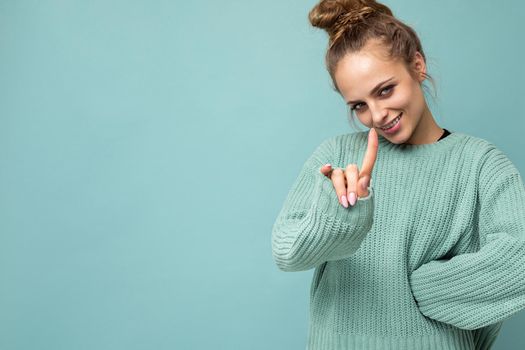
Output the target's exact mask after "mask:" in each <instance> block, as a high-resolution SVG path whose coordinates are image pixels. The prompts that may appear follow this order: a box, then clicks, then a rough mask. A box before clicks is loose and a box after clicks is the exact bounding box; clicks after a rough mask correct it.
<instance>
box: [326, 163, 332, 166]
mask: <svg viewBox="0 0 525 350" xmlns="http://www.w3.org/2000/svg"><path fill="white" fill-rule="evenodd" d="M324 166H332V164H330V163H326V164H325V165H324Z"/></svg>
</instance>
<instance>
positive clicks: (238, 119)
mask: <svg viewBox="0 0 525 350" xmlns="http://www.w3.org/2000/svg"><path fill="white" fill-rule="evenodd" d="M314 4H315V1H282V0H273V1H264V2H261V1H251V0H242V1H240V0H239V1H233V0H229V1H228V0H227V1H220V2H219V1H179V0H176V1H167V0H166V1H157V0H156V1H146V0H142V1H108V0H104V1H102V0H90V1H67V0H62V1H59V0H55V1H51V0H46V1H37V0H34V1H27V0H24V1H22V0H16V1H15V0H0V310H1V311H0V348H1V349H9V350H11V349H13V350H14V349H24V350H34V349H50V350H51V349H52V350H61V349H63V350H72V349H86V350H87V349H90V350H91V349H97V350H105V349H108V350H110V349H111V350H113V349H125V350H134V349H156V350H161V349H250V350H256V349H273V350H278V349H282V350H289V349H303V348H304V346H305V343H306V331H307V316H308V293H309V285H310V279H311V276H312V272H313V271H312V270H310V271H306V272H297V273H285V272H281V271H280V270H278V269H277V267H276V265H275V264H274V262H273V260H272V256H271V246H270V234H271V227H272V224H273V222H274V219H275V218H276V215H277V213H278V211H279V209H280V207H281V205H282V202H283V200H284V197H285V195H286V193H287V192H288V190H289V188H290V186H291V184H292V181H293V180H294V179H295V177H296V176H297V174H298V171H299V170H300V168H301V166H302V164H303V162H304V161H305V159H306V158H307V157H308V156H309V155H310V153H311V152H312V151H313V149H314V148H315V147H316V146H317V145H318V144H319V143H320V142H321V141H322V140H323V139H325V138H327V137H329V136H332V135H335V134H340V133H344V132H352V131H353V130H352V129H351V128H350V125H349V122H348V119H347V116H346V109H345V108H344V103H343V100H342V99H341V97H340V96H338V95H336V94H335V93H334V92H333V91H332V90H331V89H330V81H329V77H328V73H327V72H326V70H325V68H324V65H323V59H324V53H325V48H326V44H327V42H326V35H325V33H324V32H322V31H320V30H317V29H314V28H312V27H310V26H309V23H308V21H307V14H308V11H309V10H310V9H311V8H312V6H313V5H314ZM385 4H387V5H388V6H390V7H391V8H392V10H393V11H394V14H396V15H397V16H398V17H399V18H401V19H403V20H405V21H406V22H407V23H408V24H409V25H412V26H413V27H414V28H415V29H416V31H417V32H418V33H419V34H420V37H421V40H422V42H423V45H424V49H425V51H426V54H427V56H428V60H429V61H428V65H429V72H430V74H432V75H433V76H434V77H435V78H436V80H437V83H438V91H437V93H438V101H437V103H436V105H434V106H433V107H432V109H433V113H434V115H436V116H437V122H438V124H439V125H440V126H442V127H446V128H449V129H452V130H456V131H461V132H464V133H468V134H472V135H475V136H478V137H483V138H485V139H487V140H489V141H491V142H494V143H495V144H496V145H497V146H499V148H500V149H502V150H503V151H504V152H505V153H506V154H507V155H508V156H509V158H510V159H511V160H512V161H513V162H514V163H515V164H516V166H517V167H518V168H519V169H520V171H521V172H522V173H523V174H525V156H524V155H523V149H524V145H525V142H524V137H523V133H524V130H525V122H524V118H525V102H524V101H525V96H524V95H525V88H524V85H523V84H524V83H523V82H524V81H525V74H524V69H523V57H524V55H525V49H524V46H523V45H522V41H521V40H522V38H523V34H524V29H523V27H522V25H521V24H520V23H521V20H522V14H523V13H524V11H525V5H524V3H523V2H522V1H518V0H513V1H506V2H497V3H496V2H494V1H489V0H482V1H469V2H465V1H463V2H458V1H456V0H442V1H439V2H438V1H416V0H400V1H388V2H385ZM524 325H525V314H524V313H519V314H518V315H515V316H514V317H512V318H511V319H509V320H508V321H507V322H506V323H505V325H504V327H503V329H502V333H501V335H500V338H499V339H498V341H497V343H496V347H495V348H496V349H518V348H523V347H524V346H525V337H524V336H523V331H522V330H523V326H524Z"/></svg>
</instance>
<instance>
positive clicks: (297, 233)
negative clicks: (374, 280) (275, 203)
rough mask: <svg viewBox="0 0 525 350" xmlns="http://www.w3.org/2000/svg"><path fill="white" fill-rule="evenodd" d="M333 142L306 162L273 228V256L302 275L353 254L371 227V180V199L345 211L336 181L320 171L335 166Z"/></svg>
mask: <svg viewBox="0 0 525 350" xmlns="http://www.w3.org/2000/svg"><path fill="white" fill-rule="evenodd" d="M334 142H335V141H334V138H333V137H332V138H329V139H327V140H325V141H323V142H322V143H321V145H319V146H318V147H317V149H316V150H315V151H314V153H313V154H312V155H311V156H310V157H309V158H308V159H307V160H306V162H305V163H304V165H303V167H302V169H301V171H300V173H299V175H298V177H297V178H296V180H295V182H294V183H293V185H292V187H291V190H290V192H289V193H288V195H287V197H286V198H285V201H284V204H283V206H282V208H281V210H280V212H279V214H278V216H277V219H276V220H275V223H274V225H273V228H272V242H271V243H272V254H273V257H274V260H275V262H276V264H277V266H278V267H279V269H281V270H283V271H304V270H308V269H311V268H313V267H316V266H318V265H320V264H321V263H323V262H325V261H329V260H338V259H343V258H346V257H349V256H351V255H352V254H353V253H354V252H355V251H356V250H357V249H358V248H359V246H360V244H361V242H362V241H363V240H364V238H365V237H366V234H367V233H368V232H369V231H370V228H371V226H372V223H373V210H374V195H373V188H372V181H370V185H369V187H368V192H369V194H368V196H366V197H362V198H358V200H357V202H356V204H355V205H354V206H348V208H345V207H343V206H342V205H341V204H340V203H339V200H338V198H337V194H336V192H335V188H334V187H333V184H332V181H331V180H330V179H329V178H327V177H326V176H325V175H323V174H322V173H321V172H320V169H321V166H323V165H324V164H326V163H331V164H332V166H334V167H335V164H334V163H335V162H334V149H335V146H334Z"/></svg>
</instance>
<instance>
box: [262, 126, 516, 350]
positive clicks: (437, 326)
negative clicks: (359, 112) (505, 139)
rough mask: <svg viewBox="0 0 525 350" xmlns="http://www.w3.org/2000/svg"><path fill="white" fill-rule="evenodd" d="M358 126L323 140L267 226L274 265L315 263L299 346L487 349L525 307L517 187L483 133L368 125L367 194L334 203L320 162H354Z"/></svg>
mask: <svg viewBox="0 0 525 350" xmlns="http://www.w3.org/2000/svg"><path fill="white" fill-rule="evenodd" d="M367 137H368V131H364V132H356V133H350V134H342V135H337V136H334V137H330V138H328V139H326V140H324V141H323V142H322V143H321V145H319V146H318V147H317V149H316V150H315V151H314V152H313V154H312V155H311V156H310V157H309V158H308V159H307V160H306V163H305V164H304V166H303V167H302V169H301V171H300V173H299V175H298V177H297V179H296V180H295V182H294V183H293V185H292V188H291V190H290V192H289V193H288V195H287V197H286V198H285V201H284V205H283V207H282V209H281V211H280V213H279V214H278V217H277V219H276V221H275V223H274V225H273V229H272V235H271V243H272V253H273V258H274V260H275V262H276V264H277V266H278V267H279V269H281V270H283V271H304V270H308V269H312V268H315V270H314V275H313V280H312V283H311V289H310V317H309V332H308V337H307V339H308V347H307V349H310V350H314V349H319V350H332V349H391V350H396V349H399V350H410V349H417V350H427V349H428V350H431V349H432V350H433V349H436V350H448V349H450V350H452V349H455V350H466V349H490V347H491V346H492V344H493V343H494V340H495V339H496V337H497V335H498V333H499V331H500V328H501V325H502V323H503V320H505V319H507V318H509V317H510V316H512V315H514V314H516V313H517V312H518V311H520V310H522V309H523V308H525V188H524V185H523V181H522V177H521V175H520V173H519V171H518V169H517V168H516V167H515V166H514V165H513V163H512V162H511V161H510V160H509V159H508V158H507V157H506V155H505V154H504V153H503V152H502V151H500V150H499V149H498V148H497V147H496V146H495V145H494V144H492V143H490V142H488V141H485V140H483V139H481V138H477V137H474V136H469V135H466V134H462V133H458V132H454V131H452V134H450V135H449V136H447V137H445V138H443V139H441V140H439V141H438V142H435V143H432V144H423V145H397V144H393V143H391V142H390V141H388V140H387V139H385V138H384V137H383V136H381V135H378V138H379V148H378V154H377V159H376V162H375V166H374V170H373V172H372V182H371V183H370V187H369V194H368V196H367V197H364V198H359V199H358V201H357V202H356V204H355V206H349V207H348V208H344V207H343V206H342V205H341V204H339V202H338V199H337V195H336V193H335V189H334V188H333V185H332V182H331V180H330V179H328V178H327V177H325V176H324V175H323V174H321V173H320V171H319V170H320V168H321V166H322V165H324V164H326V163H331V164H332V166H333V167H340V168H344V167H346V165H348V164H349V163H356V164H357V165H358V166H359V167H360V166H361V164H362V159H363V156H364V154H365V150H366V147H367Z"/></svg>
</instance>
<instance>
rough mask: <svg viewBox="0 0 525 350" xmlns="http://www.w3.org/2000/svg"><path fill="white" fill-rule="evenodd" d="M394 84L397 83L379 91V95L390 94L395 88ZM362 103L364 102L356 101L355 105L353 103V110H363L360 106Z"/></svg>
mask: <svg viewBox="0 0 525 350" xmlns="http://www.w3.org/2000/svg"><path fill="white" fill-rule="evenodd" d="M394 86H395V85H388V86H387V87H385V88H384V89H382V90H381V91H380V92H379V96H387V95H389V94H390V92H391V91H392V90H393V89H394ZM384 91H386V93H385V94H383V92H384ZM360 105H362V103H356V104H355V105H353V106H352V107H351V109H352V111H359V110H361V107H359V106H360Z"/></svg>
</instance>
